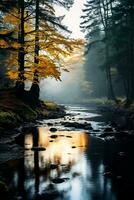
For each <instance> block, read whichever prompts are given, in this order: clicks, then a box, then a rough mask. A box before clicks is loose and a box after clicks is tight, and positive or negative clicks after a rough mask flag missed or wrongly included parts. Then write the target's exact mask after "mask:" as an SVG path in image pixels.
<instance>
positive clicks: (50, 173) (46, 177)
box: [11, 127, 115, 200]
mask: <svg viewBox="0 0 134 200" xmlns="http://www.w3.org/2000/svg"><path fill="white" fill-rule="evenodd" d="M102 146H103V145H101V142H100V141H99V142H98V141H97V139H94V138H92V137H89V135H87V134H86V133H85V132H82V131H57V132H56V133H52V132H50V131H49V128H47V127H46V128H44V127H40V128H34V129H33V130H32V132H31V133H27V134H26V135H25V138H24V147H25V152H24V154H25V155H24V159H21V160H18V161H17V162H15V163H14V165H13V166H12V173H13V174H12V176H13V177H14V178H12V184H11V190H12V193H13V195H15V196H21V197H22V199H25V200H27V199H28V200H32V199H36V200H37V199H38V200H40V199H43V200H46V199H47V200H53V199H54V200H74V199H76V200H97V199H98V200H109V199H110V200H115V197H114V193H113V192H112V188H111V185H112V184H111V183H110V181H109V180H106V179H105V177H104V176H103V170H104V169H103V168H104V167H103V162H102V160H103V158H102V152H103V148H102ZM14 193H15V194H14ZM12 199H13V198H12Z"/></svg>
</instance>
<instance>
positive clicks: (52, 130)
mask: <svg viewBox="0 0 134 200" xmlns="http://www.w3.org/2000/svg"><path fill="white" fill-rule="evenodd" d="M49 130H50V131H51V132H56V131H57V128H50V129H49Z"/></svg>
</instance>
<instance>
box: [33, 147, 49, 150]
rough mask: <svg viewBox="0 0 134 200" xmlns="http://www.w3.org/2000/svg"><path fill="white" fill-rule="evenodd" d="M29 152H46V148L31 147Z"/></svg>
mask: <svg viewBox="0 0 134 200" xmlns="http://www.w3.org/2000/svg"><path fill="white" fill-rule="evenodd" d="M31 150H32V151H46V148H44V147H32V148H31Z"/></svg>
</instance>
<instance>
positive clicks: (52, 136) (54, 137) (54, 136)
mask: <svg viewBox="0 0 134 200" xmlns="http://www.w3.org/2000/svg"><path fill="white" fill-rule="evenodd" d="M57 137H58V136H57V135H51V136H50V138H53V139H56V138H57Z"/></svg>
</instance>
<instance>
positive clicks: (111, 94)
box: [105, 34, 117, 103]
mask: <svg viewBox="0 0 134 200" xmlns="http://www.w3.org/2000/svg"><path fill="white" fill-rule="evenodd" d="M105 45H106V46H105V51H106V52H105V54H106V55H105V56H106V76H107V98H108V100H114V101H115V102H116V103H117V99H116V97H115V93H114V89H113V84H112V77H111V67H110V63H109V44H108V42H107V34H106V44H105Z"/></svg>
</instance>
